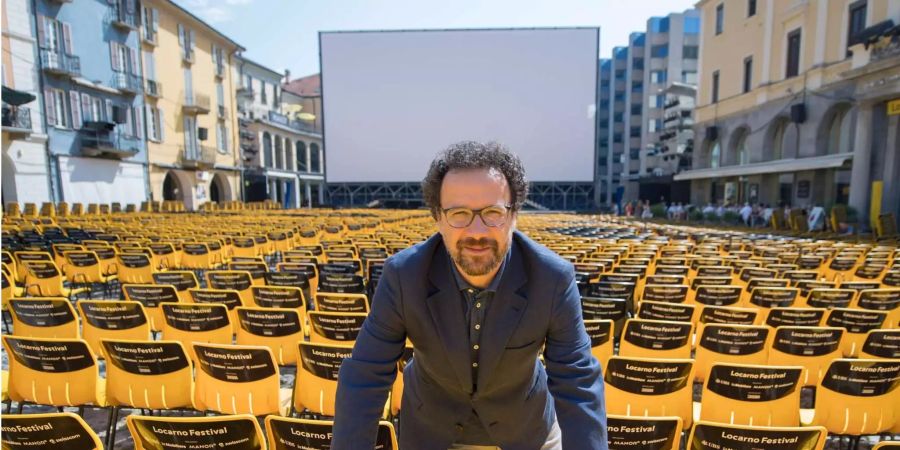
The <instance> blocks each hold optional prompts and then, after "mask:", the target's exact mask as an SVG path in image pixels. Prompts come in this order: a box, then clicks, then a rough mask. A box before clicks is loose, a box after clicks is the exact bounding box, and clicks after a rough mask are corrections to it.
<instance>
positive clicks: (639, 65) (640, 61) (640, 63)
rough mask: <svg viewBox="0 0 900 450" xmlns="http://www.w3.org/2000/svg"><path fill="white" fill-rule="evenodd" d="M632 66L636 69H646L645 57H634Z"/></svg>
mask: <svg viewBox="0 0 900 450" xmlns="http://www.w3.org/2000/svg"><path fill="white" fill-rule="evenodd" d="M631 67H632V68H633V69H634V70H644V58H634V60H633V61H632V62H631Z"/></svg>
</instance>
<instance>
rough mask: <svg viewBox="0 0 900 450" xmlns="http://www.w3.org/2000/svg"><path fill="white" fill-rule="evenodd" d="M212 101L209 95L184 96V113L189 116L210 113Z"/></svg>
mask: <svg viewBox="0 0 900 450" xmlns="http://www.w3.org/2000/svg"><path fill="white" fill-rule="evenodd" d="M209 108H210V101H209V96H208V95H203V94H194V93H188V94H185V96H184V105H183V106H182V111H183V112H185V113H187V114H207V113H209Z"/></svg>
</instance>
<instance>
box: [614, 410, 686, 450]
mask: <svg viewBox="0 0 900 450" xmlns="http://www.w3.org/2000/svg"><path fill="white" fill-rule="evenodd" d="M681 430H682V421H681V417H671V416H670V417H629V416H620V415H615V414H609V415H607V416H606V432H607V441H608V442H607V443H608V446H609V448H610V449H611V450H618V449H628V448H640V449H643V450H678V448H679V445H680V444H681Z"/></svg>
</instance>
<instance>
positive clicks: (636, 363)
mask: <svg viewBox="0 0 900 450" xmlns="http://www.w3.org/2000/svg"><path fill="white" fill-rule="evenodd" d="M604 382H605V383H606V394H605V395H606V410H607V412H608V413H609V414H619V415H624V416H677V417H680V418H681V420H682V421H683V422H684V424H685V426H690V424H691V422H692V414H693V403H692V402H691V395H692V392H691V391H692V389H693V386H694V363H693V361H691V360H690V359H651V358H625V357H621V356H613V357H612V358H610V359H609V363H608V364H607V367H606V370H605V371H604Z"/></svg>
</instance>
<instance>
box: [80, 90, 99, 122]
mask: <svg viewBox="0 0 900 450" xmlns="http://www.w3.org/2000/svg"><path fill="white" fill-rule="evenodd" d="M81 119H82V120H84V121H88V120H99V119H98V118H94V115H93V113H92V112H91V96H90V95H87V94H86V93H84V92H82V93H81Z"/></svg>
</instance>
